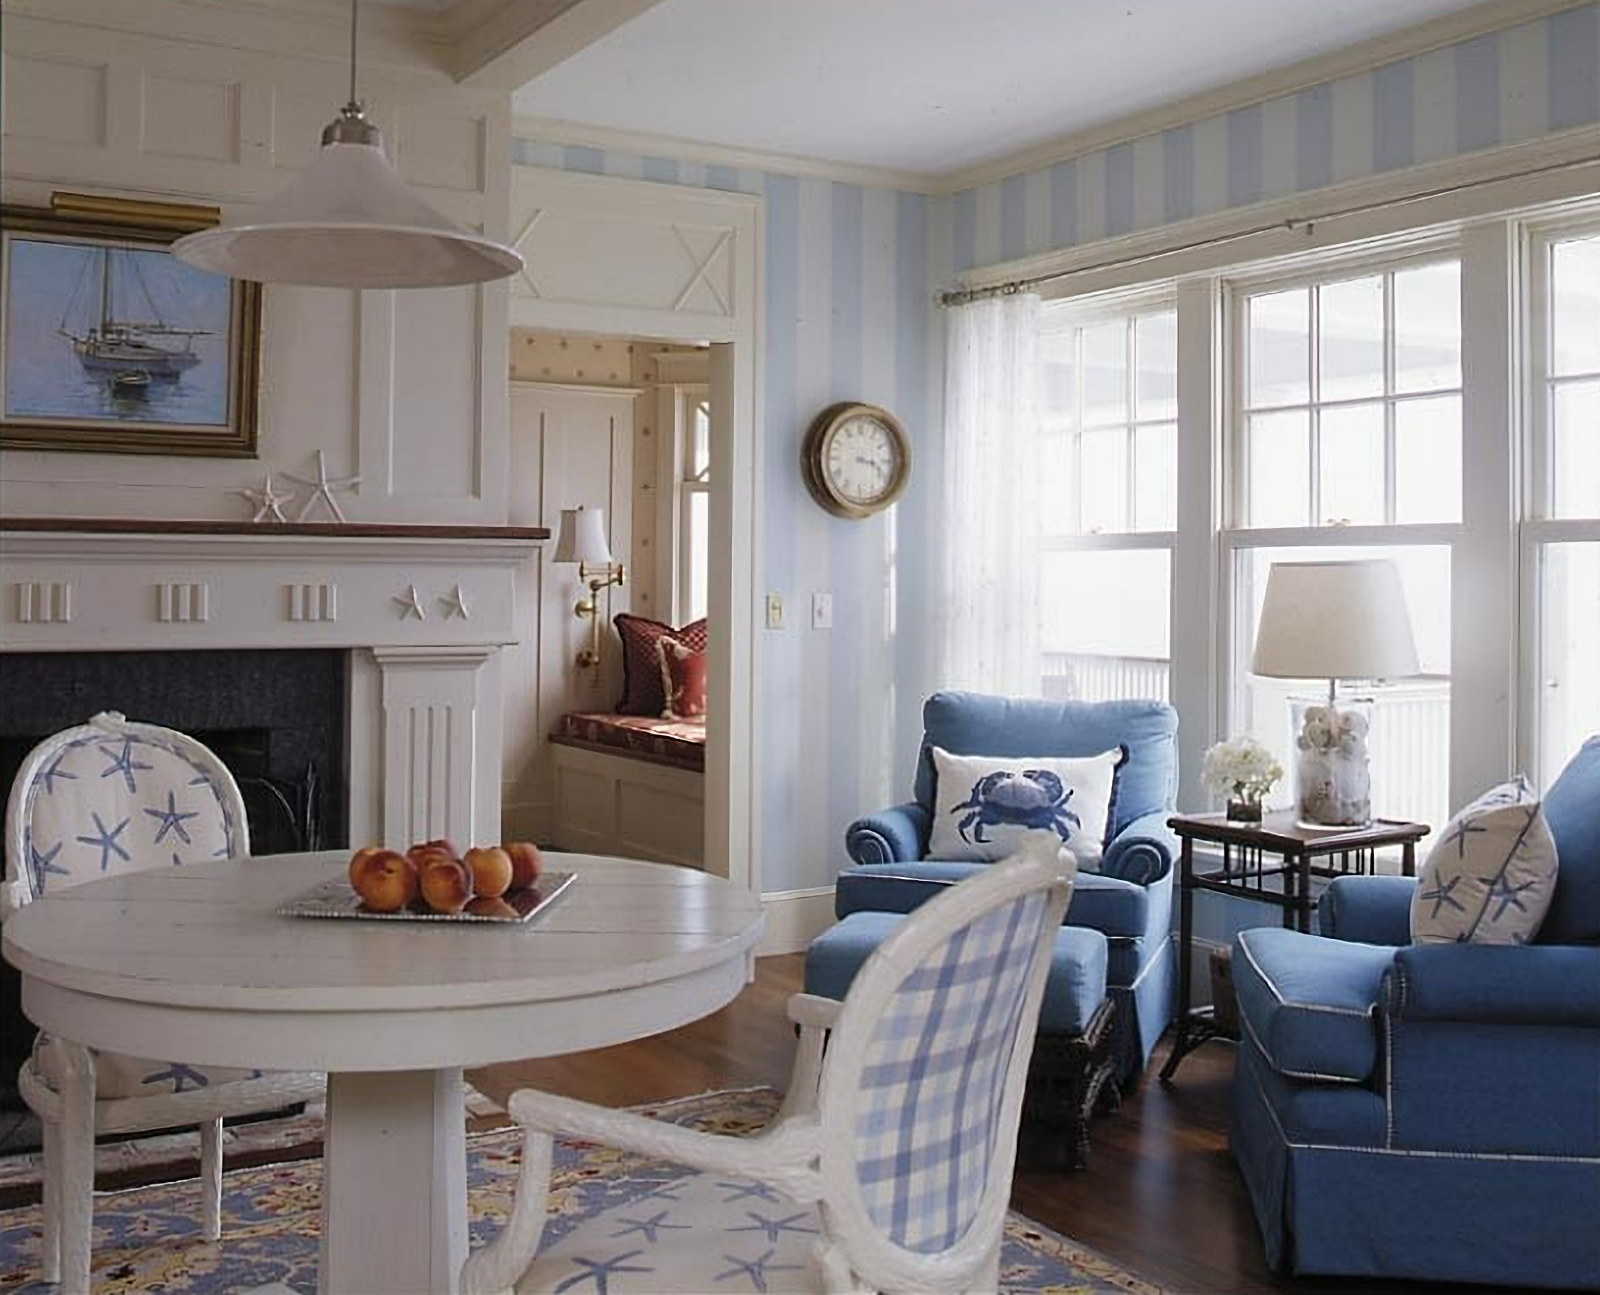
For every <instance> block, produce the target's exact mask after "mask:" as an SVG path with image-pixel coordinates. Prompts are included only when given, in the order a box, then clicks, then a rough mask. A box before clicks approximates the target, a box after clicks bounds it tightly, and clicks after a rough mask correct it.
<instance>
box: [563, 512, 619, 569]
mask: <svg viewBox="0 0 1600 1295" xmlns="http://www.w3.org/2000/svg"><path fill="white" fill-rule="evenodd" d="M551 561H552V562H580V563H582V564H583V565H584V566H586V567H606V566H610V565H611V561H612V558H611V546H610V545H609V544H608V543H606V511H605V509H603V508H563V509H562V510H561V530H560V531H559V533H558V534H557V535H556V553H555V557H553V558H552V559H551Z"/></svg>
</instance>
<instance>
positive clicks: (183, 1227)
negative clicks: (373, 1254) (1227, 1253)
mask: <svg viewBox="0 0 1600 1295" xmlns="http://www.w3.org/2000/svg"><path fill="white" fill-rule="evenodd" d="M777 1105H778V1094H776V1093H775V1092H773V1091H772V1090H771V1089H768V1088H757V1089H744V1090H738V1091H732V1092H719V1093H705V1094H702V1095H700V1096H698V1097H686V1098H681V1099H679V1100H676V1101H671V1102H664V1103H660V1104H658V1105H653V1106H645V1107H638V1108H635V1109H638V1110H641V1111H643V1112H644V1113H646V1114H649V1115H652V1116H655V1117H656V1118H658V1119H663V1120H670V1121H672V1122H674V1123H678V1124H684V1125H688V1126H690V1127H693V1128H698V1129H703V1130H706V1131H709V1132H715V1133H723V1134H733V1135H749V1134H751V1133H754V1132H756V1131H757V1130H759V1129H761V1128H762V1127H763V1126H764V1125H765V1124H766V1123H767V1121H768V1120H769V1119H770V1118H771V1117H772V1114H773V1112H774V1111H775V1110H776V1109H777ZM520 1152H521V1135H520V1133H519V1131H518V1130H516V1129H499V1130H495V1131H493V1132H488V1133H478V1134H473V1135H471V1136H469V1138H468V1171H467V1172H468V1205H469V1209H470V1212H471V1216H472V1242H473V1244H474V1245H475V1246H476V1245H481V1244H482V1243H483V1242H485V1241H486V1240H487V1239H488V1238H489V1237H490V1236H492V1235H493V1234H494V1232H495V1231H496V1230H497V1229H498V1228H499V1227H500V1226H501V1225H502V1224H503V1223H504V1222H505V1219H506V1217H507V1215H508V1213H509V1212H510V1208H511V1202H512V1198H513V1195H514V1193H515V1190H516V1180H517V1166H518V1163H519V1159H520ZM685 1172H686V1171H685V1170H684V1169H683V1167H682V1166H679V1165H675V1164H673V1163H671V1162H670V1161H666V1160H660V1159H654V1158H651V1157H648V1156H640V1155H634V1154H631V1153H626V1152H620V1151H616V1150H614V1149H612V1148H608V1147H602V1146H598V1145H596V1144H594V1143H587V1142H578V1141H568V1140H562V1141H559V1142H558V1143H557V1144H556V1151H555V1170H554V1173H553V1176H552V1179H551V1195H550V1221H549V1223H548V1224H547V1226H546V1229H545V1243H544V1245H545V1247H546V1248H549V1247H553V1246H555V1245H557V1244H558V1243H559V1241H560V1239H561V1238H562V1237H563V1236H565V1235H566V1234H567V1233H569V1232H571V1231H572V1230H573V1229H574V1228H575V1227H576V1226H577V1225H578V1224H580V1223H582V1222H584V1221H586V1220H593V1219H596V1218H597V1217H599V1216H601V1215H603V1214H609V1213H611V1212H612V1211H617V1210H618V1209H619V1207H624V1206H628V1205H630V1204H639V1203H642V1202H643V1201H644V1200H645V1198H647V1197H658V1196H660V1195H661V1194H662V1189H663V1188H665V1187H667V1186H668V1185H669V1184H672V1183H673V1182H674V1181H675V1180H676V1179H678V1178H680V1177H681V1176H682V1175H683V1174H684V1173H685ZM321 1187H322V1175H321V1168H320V1161H316V1160H301V1161H297V1162H293V1163H289V1164H280V1165H271V1166H265V1167H261V1168H254V1169H239V1170H234V1171H231V1172H229V1173H228V1174H226V1175H225V1176H224V1178H223V1187H222V1192H223V1199H222V1210H223V1235H222V1240H221V1241H220V1242H207V1241H205V1240H204V1239H203V1238H202V1237H201V1235H200V1223H199V1215H200V1196H199V1184H198V1182H196V1181H193V1180H190V1181H187V1182H177V1183H166V1184H161V1185H157V1186H150V1187H139V1188H135V1189H132V1190H129V1191H122V1192H109V1193H104V1194H97V1195H96V1197H95V1210H94V1271H93V1285H94V1290H95V1292H96V1295H119V1293H120V1292H132V1291H171V1292H183V1293H184V1295H226V1293H228V1292H236V1291H242V1290H250V1289H252V1288H255V1287H260V1286H265V1285H269V1284H272V1283H278V1284H279V1285H281V1286H283V1287H287V1288H288V1289H290V1290H293V1291H297V1292H311V1291H314V1290H316V1286H317V1272H316V1265H317V1227H318V1208H319V1205H320V1201H321ZM41 1234H42V1229H41V1220H40V1215H39V1207H38V1206H36V1205H29V1206H25V1207H22V1208H19V1209H12V1210H6V1211H3V1212H0V1291H3V1292H6V1293H7V1295H21V1293H22V1292H27V1293H28V1295H44V1293H45V1292H48V1291H53V1290H54V1287H51V1286H46V1285H45V1284H44V1283H42V1282H40V1281H39V1280H38V1272H39V1268H38V1259H39V1246H40V1240H41ZM1001 1287H1002V1289H1003V1290H1006V1291H1010V1292H1040V1293H1041V1295H1043V1293H1046V1292H1048V1293H1049V1295H1102V1293H1109V1292H1126V1293H1127V1295H1161V1292H1160V1288H1159V1287H1157V1286H1156V1285H1154V1284H1152V1283H1150V1282H1147V1281H1144V1280H1143V1279H1141V1278H1139V1277H1138V1276H1136V1275H1135V1274H1133V1273H1131V1272H1128V1271H1127V1270H1126V1269H1124V1268H1122V1267H1120V1266H1119V1265H1117V1264H1115V1263H1113V1262H1112V1261H1111V1260H1109V1259H1107V1258H1106V1257H1105V1256H1103V1255H1100V1254H1097V1253H1095V1252H1094V1251H1092V1250H1090V1249H1088V1248H1087V1247H1085V1246H1081V1245H1079V1244H1077V1243H1076V1242H1074V1241H1072V1240H1070V1239H1068V1238H1066V1237H1063V1236H1061V1235H1059V1234H1058V1233H1055V1232H1052V1231H1050V1230H1049V1229H1048V1228H1045V1227H1041V1226H1040V1225H1038V1224H1036V1223H1034V1222H1032V1221H1031V1220H1029V1219H1026V1218H1023V1217H1022V1216H1021V1215H1019V1214H1015V1213H1013V1214H1012V1215H1011V1216H1010V1217H1009V1218H1008V1219H1007V1222H1006V1240H1005V1248H1004V1251H1003V1253H1002V1256H1001ZM603 1288H604V1283H603V1282H602V1283H601V1284H600V1285H599V1286H597V1285H596V1284H595V1282H594V1281H589V1282H588V1283H587V1284H584V1283H582V1282H580V1283H578V1284H576V1285H574V1286H573V1287H572V1289H573V1290H574V1292H575V1295H589V1293H590V1292H594V1295H603ZM659 1289H661V1290H662V1291H666V1290H668V1289H671V1288H670V1287H669V1286H662V1287H660V1288H659ZM716 1289H717V1290H719V1291H722V1290H726V1291H729V1292H734V1293H736V1295H737V1293H738V1292H746V1291H758V1292H759V1291H762V1290H765V1289H766V1286H765V1284H764V1282H763V1281H762V1274H761V1273H760V1272H754V1273H752V1272H750V1271H741V1272H730V1273H729V1274H728V1276H727V1279H726V1280H722V1281H719V1282H717V1285H716ZM372 1295H378V1293H377V1292H373V1293H372Z"/></svg>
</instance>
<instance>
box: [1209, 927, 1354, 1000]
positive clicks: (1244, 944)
mask: <svg viewBox="0 0 1600 1295" xmlns="http://www.w3.org/2000/svg"><path fill="white" fill-rule="evenodd" d="M1234 938H1235V939H1237V940H1238V941H1239V947H1240V948H1241V949H1243V950H1244V956H1245V961H1247V962H1248V963H1249V964H1250V965H1251V966H1252V967H1254V968H1255V972H1256V975H1258V976H1260V977H1261V983H1262V984H1264V985H1265V986H1266V987H1267V989H1268V991H1269V992H1270V993H1271V994H1272V996H1273V997H1274V998H1275V999H1277V1000H1278V1002H1279V1003H1280V1004H1281V1005H1282V1006H1284V1007H1289V1008H1293V1009H1294V1010H1295V1011H1297V1012H1321V1013H1323V1014H1324V1015H1326V1016H1357V1017H1361V1018H1362V1019H1363V1020H1367V1019H1370V1018H1371V1016H1372V1014H1373V1012H1374V1011H1375V1010H1376V1004H1374V1005H1372V1006H1369V1007H1368V1008H1367V1009H1366V1010H1365V1011H1358V1010H1357V1009H1356V1008H1354V1007H1329V1006H1327V1005H1326V1004H1323V1003H1301V1002H1293V1001H1290V1000H1289V999H1287V998H1285V997H1284V996H1283V991H1282V990H1280V989H1279V988H1278V986H1277V984H1276V983H1275V982H1274V981H1273V979H1272V977H1271V976H1269V975H1267V973H1266V972H1265V971H1264V970H1262V967H1261V964H1260V963H1259V962H1257V961H1256V957H1255V955H1254V954H1253V953H1251V952H1250V932H1249V931H1240V932H1239V934H1238V935H1237V936H1236V937H1234Z"/></svg>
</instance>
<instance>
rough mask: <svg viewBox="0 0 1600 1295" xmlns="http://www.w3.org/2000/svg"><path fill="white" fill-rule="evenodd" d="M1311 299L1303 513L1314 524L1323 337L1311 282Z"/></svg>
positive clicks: (1318, 504)
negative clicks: (1308, 499)
mask: <svg viewBox="0 0 1600 1295" xmlns="http://www.w3.org/2000/svg"><path fill="white" fill-rule="evenodd" d="M1308 295H1309V296H1310V298H1311V301H1310V309H1309V315H1308V324H1309V327H1307V329H1306V390H1307V392H1308V393H1309V395H1310V397H1311V409H1310V413H1309V417H1308V418H1307V420H1306V438H1307V445H1308V447H1309V449H1308V454H1309V457H1310V463H1309V465H1308V466H1309V467H1310V469H1311V472H1310V477H1311V481H1310V492H1311V502H1310V508H1309V511H1308V512H1307V513H1306V518H1307V520H1308V521H1309V522H1310V523H1311V524H1312V525H1313V526H1321V525H1322V524H1323V521H1324V518H1323V516H1322V408H1321V405H1322V366H1321V365H1320V364H1318V363H1317V353H1318V350H1319V349H1320V343H1321V337H1322V289H1321V288H1320V287H1318V286H1316V285H1313V286H1312V287H1311V288H1310V289H1309V292H1308Z"/></svg>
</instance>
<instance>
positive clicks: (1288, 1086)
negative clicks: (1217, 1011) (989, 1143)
mask: <svg viewBox="0 0 1600 1295" xmlns="http://www.w3.org/2000/svg"><path fill="white" fill-rule="evenodd" d="M1544 812H1545V818H1546V821H1547V822H1548V824H1549V827H1550V832H1551V835H1552V836H1553V837H1554V838H1555V842H1556V851H1557V856H1558V862H1559V873H1558V879H1557V883H1556V888H1555V894H1554V897H1553V899H1552V902H1551V907H1550V911H1549V914H1548V916H1547V917H1546V918H1545V921H1544V924H1543V926H1542V927H1541V928H1540V930H1539V933H1538V936H1537V938H1536V940H1535V941H1534V942H1533V943H1531V944H1528V945H1525V946H1520V947H1518V946H1487V945H1473V944H1461V945H1448V944H1447V945H1439V944H1429V945H1411V944H1410V943H1409V940H1410V915H1409V913H1410V901H1411V893H1412V889H1413V887H1414V884H1415V883H1414V882H1413V881H1411V880H1410V879H1409V878H1403V877H1342V878H1339V879H1337V880H1336V881H1334V882H1333V884H1332V885H1331V886H1330V887H1329V889H1328V892H1327V894H1326V895H1325V897H1324V899H1323V904H1322V910H1321V912H1322V931H1323V934H1322V935H1301V934H1298V933H1296V932H1292V931H1283V930H1276V929H1267V928H1263V929H1259V930H1251V931H1245V932H1243V933H1242V934H1240V935H1239V936H1238V937H1237V939H1236V940H1235V942H1234V960H1233V973H1234V983H1235V987H1236V990H1237V993H1238V999H1239V1016H1240V1022H1241V1034H1242V1036H1243V1037H1242V1039H1241V1042H1240V1049H1239V1061H1238V1069H1237V1071H1236V1073H1235V1076H1234V1088H1233V1127H1232V1147H1233V1154H1234V1157H1235V1158H1236V1160H1237V1161H1238V1164H1239V1168H1240V1170H1241V1171H1242V1173H1243V1175H1244V1179H1245V1183H1246V1185H1247V1187H1248V1188H1249V1193H1250V1200H1251V1204H1252V1205H1253V1207H1254V1209H1255V1214H1256V1219H1257V1222H1258V1223H1259V1224H1260V1226H1261V1232H1262V1236H1263V1238H1264V1240H1265V1242H1266V1250H1267V1258H1268V1261H1269V1262H1270V1263H1271V1264H1272V1265H1273V1266H1274V1267H1275V1268H1277V1269H1278V1270H1280V1271H1292V1272H1295V1273H1300V1274H1346V1275H1359V1276H1364V1277H1386V1278H1419V1279H1430V1280H1434V1281H1449V1282H1458V1283H1459V1282H1493V1283H1503V1284H1506V1285H1510V1286H1517V1287H1556V1288H1563V1289H1583V1290H1595V1289H1600V737H1596V738H1591V739H1590V740H1589V741H1588V743H1586V744H1585V746H1584V747H1583V749H1582V750H1581V751H1580V752H1579V753H1578V754H1577V755H1576V756H1575V757H1574V758H1573V760H1572V762H1571V763H1570V764H1569V765H1568V766H1567V768H1566V770H1565V771H1564V772H1563V773H1562V775H1561V777H1560V778H1559V779H1558V780H1557V781H1556V783H1555V785H1554V786H1552V787H1551V788H1550V790H1549V792H1548V793H1547V795H1546V796H1545V800H1544Z"/></svg>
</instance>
